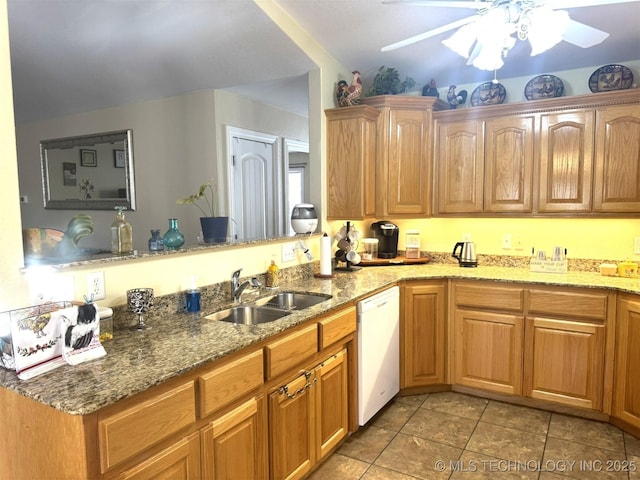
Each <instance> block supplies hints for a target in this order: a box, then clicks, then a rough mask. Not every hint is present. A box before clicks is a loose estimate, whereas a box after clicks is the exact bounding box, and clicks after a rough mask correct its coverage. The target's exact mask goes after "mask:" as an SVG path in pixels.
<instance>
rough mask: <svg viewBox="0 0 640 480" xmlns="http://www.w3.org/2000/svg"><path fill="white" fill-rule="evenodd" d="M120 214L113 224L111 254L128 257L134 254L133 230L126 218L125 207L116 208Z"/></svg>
mask: <svg viewBox="0 0 640 480" xmlns="http://www.w3.org/2000/svg"><path fill="white" fill-rule="evenodd" d="M116 210H117V211H118V213H117V214H116V219H115V220H114V221H113V223H112V224H111V253H113V254H114V255H126V254H130V253H133V230H132V228H131V224H129V223H128V222H127V220H126V219H125V218H124V213H123V210H125V207H116Z"/></svg>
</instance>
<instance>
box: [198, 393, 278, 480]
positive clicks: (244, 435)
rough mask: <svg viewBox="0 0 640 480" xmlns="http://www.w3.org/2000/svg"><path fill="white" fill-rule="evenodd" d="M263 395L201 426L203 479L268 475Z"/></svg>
mask: <svg viewBox="0 0 640 480" xmlns="http://www.w3.org/2000/svg"><path fill="white" fill-rule="evenodd" d="M266 431H267V420H266V415H265V402H264V397H263V396H260V397H252V398H250V399H249V400H247V401H245V402H243V403H241V404H240V405H239V406H237V407H236V408H234V409H233V410H231V411H230V412H228V413H226V414H224V415H220V416H219V417H217V418H215V419H214V420H213V421H212V422H211V423H210V424H209V425H208V426H206V427H205V428H203V429H202V473H203V477H202V478H212V479H215V480H235V479H238V478H266V477H267V475H268V474H267V471H268V464H267V439H266Z"/></svg>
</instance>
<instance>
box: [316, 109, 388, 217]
mask: <svg viewBox="0 0 640 480" xmlns="http://www.w3.org/2000/svg"><path fill="white" fill-rule="evenodd" d="M379 114H380V112H379V111H378V110H376V109H375V108H373V107H369V106H366V105H361V106H357V107H345V108H337V109H332V110H327V111H326V118H327V218H328V219H330V220H332V219H345V218H346V219H353V220H362V219H364V218H368V217H372V216H373V215H374V214H375V209H376V197H375V179H376V177H375V175H376V173H375V163H376V140H377V125H376V120H377V118H378V115H379Z"/></svg>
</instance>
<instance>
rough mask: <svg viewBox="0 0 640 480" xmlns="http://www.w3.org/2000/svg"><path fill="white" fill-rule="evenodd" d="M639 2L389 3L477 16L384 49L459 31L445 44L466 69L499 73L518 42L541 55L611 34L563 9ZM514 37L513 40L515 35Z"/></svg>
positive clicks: (415, 0) (435, 0)
mask: <svg viewBox="0 0 640 480" xmlns="http://www.w3.org/2000/svg"><path fill="white" fill-rule="evenodd" d="M637 1H638V0H475V1H456V0H449V1H447V0H385V1H383V3H385V4H402V5H417V6H424V7H444V8H460V9H470V10H475V11H476V13H475V14H474V15H470V16H468V17H464V18H462V19H460V20H456V21H455V22H451V23H448V24H446V25H442V26H440V27H437V28H434V29H432V30H429V31H427V32H424V33H421V34H419V35H415V36H412V37H409V38H406V39H404V40H401V41H399V42H396V43H393V44H391V45H387V46H386V47H383V48H382V49H381V51H383V52H387V51H390V50H395V49H397V48H401V47H405V46H407V45H411V44H413V43H416V42H419V41H422V40H425V39H427V38H430V37H434V36H436V35H440V34H442V33H445V32H448V31H451V30H454V29H456V28H457V29H458V30H457V31H456V32H455V33H454V34H453V35H452V36H451V37H449V38H447V39H445V40H443V41H442V43H443V44H444V45H445V46H447V47H449V48H450V49H451V50H453V51H454V52H456V53H458V54H459V55H461V56H463V57H465V58H468V61H467V65H473V66H475V67H476V68H479V69H481V70H497V69H499V68H501V67H502V65H503V64H504V61H503V59H504V58H505V57H506V56H507V53H508V52H509V50H511V48H513V46H514V45H515V43H516V37H517V38H518V39H520V40H529V43H530V45H531V55H532V56H534V55H538V54H540V53H542V52H544V51H546V50H548V49H550V48H551V47H553V46H554V45H556V44H558V43H559V42H561V41H562V40H564V41H566V42H569V43H572V44H574V45H577V46H579V47H582V48H589V47H592V46H594V45H597V44H599V43H601V42H602V41H604V40H605V39H606V38H607V37H608V36H609V34H608V33H607V32H603V31H602V30H598V29H597V28H594V27H591V26H589V25H586V24H584V23H580V22H577V21H575V20H572V19H571V18H570V17H569V14H568V12H566V11H565V10H560V9H563V8H578V7H592V6H597V5H610V4H615V3H630V2H637ZM514 35H515V36H514Z"/></svg>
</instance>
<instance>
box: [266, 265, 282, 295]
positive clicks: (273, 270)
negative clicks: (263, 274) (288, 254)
mask: <svg viewBox="0 0 640 480" xmlns="http://www.w3.org/2000/svg"><path fill="white" fill-rule="evenodd" d="M266 283H267V288H276V287H277V286H278V283H279V282H278V266H277V265H276V261H275V260H271V265H269V268H267V281H266Z"/></svg>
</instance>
